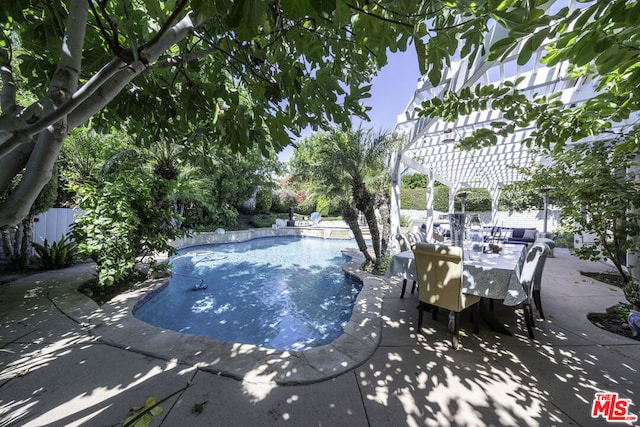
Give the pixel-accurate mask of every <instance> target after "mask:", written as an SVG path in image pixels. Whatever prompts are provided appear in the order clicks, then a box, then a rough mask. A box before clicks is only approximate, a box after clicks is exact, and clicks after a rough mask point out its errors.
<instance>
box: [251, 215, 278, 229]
mask: <svg viewBox="0 0 640 427" xmlns="http://www.w3.org/2000/svg"><path fill="white" fill-rule="evenodd" d="M275 222H276V215H274V214H257V215H253V216H252V217H251V220H250V221H249V223H250V224H251V225H252V226H254V227H257V228H271V226H272V225H273V224H275Z"/></svg>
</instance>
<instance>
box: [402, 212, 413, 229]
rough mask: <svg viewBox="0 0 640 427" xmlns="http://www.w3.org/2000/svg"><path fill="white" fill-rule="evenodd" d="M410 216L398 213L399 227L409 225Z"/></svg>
mask: <svg viewBox="0 0 640 427" xmlns="http://www.w3.org/2000/svg"><path fill="white" fill-rule="evenodd" d="M411 223H412V222H411V218H410V217H408V216H406V215H400V227H411Z"/></svg>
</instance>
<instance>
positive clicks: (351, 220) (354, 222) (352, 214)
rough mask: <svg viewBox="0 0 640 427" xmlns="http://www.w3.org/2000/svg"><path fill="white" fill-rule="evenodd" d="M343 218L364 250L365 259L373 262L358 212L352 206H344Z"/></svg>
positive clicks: (361, 250)
mask: <svg viewBox="0 0 640 427" xmlns="http://www.w3.org/2000/svg"><path fill="white" fill-rule="evenodd" d="M342 219H343V220H344V222H346V223H347V225H348V226H349V229H350V230H351V232H352V233H353V237H355V239H356V243H357V244H358V249H359V250H360V252H362V255H364V258H365V260H366V261H367V262H370V263H372V264H373V263H374V260H373V258H371V255H370V254H369V251H368V250H367V243H366V242H365V241H364V236H363V235H362V230H360V224H358V212H357V211H356V210H355V209H353V208H352V207H351V206H349V207H344V208H343V209H342Z"/></svg>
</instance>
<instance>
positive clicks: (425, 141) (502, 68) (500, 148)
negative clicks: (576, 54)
mask: <svg viewBox="0 0 640 427" xmlns="http://www.w3.org/2000/svg"><path fill="white" fill-rule="evenodd" d="M570 3H571V4H570V7H574V6H575V4H574V3H575V2H574V1H571V2H570ZM506 35H507V32H506V30H505V29H504V28H503V27H501V26H499V25H497V24H496V25H494V26H493V28H492V29H491V30H490V31H489V33H488V34H487V36H486V44H485V45H486V46H491V45H492V44H493V43H495V42H496V41H498V40H500V39H502V38H504V37H505V36H506ZM546 43H548V41H547V42H546ZM546 43H543V46H542V47H541V48H540V49H538V51H537V52H535V53H534V54H533V55H532V56H531V59H530V61H529V62H528V63H527V64H525V65H524V66H519V65H518V64H517V58H518V55H519V54H520V51H521V50H522V47H523V45H524V42H521V44H520V45H518V46H517V47H516V49H514V50H513V51H512V53H511V54H510V55H509V56H508V57H507V58H504V59H503V60H502V61H500V62H498V61H492V62H490V61H487V59H486V56H481V55H478V57H477V58H476V60H475V61H474V62H473V63H469V61H468V60H457V61H455V62H452V64H451V67H450V68H449V69H448V70H446V71H444V72H443V78H442V80H441V82H440V84H438V85H437V86H434V85H432V84H431V83H430V82H429V81H428V79H427V78H426V77H425V76H423V77H422V78H421V79H420V80H419V81H418V85H417V88H416V91H415V93H414V95H413V97H412V99H411V100H410V102H409V104H408V105H407V107H406V109H405V112H404V113H403V114H401V115H399V116H398V121H397V124H396V128H395V131H396V132H399V133H403V134H404V135H406V137H407V141H408V142H407V143H406V144H405V145H404V146H403V147H402V148H401V149H400V150H399V151H398V153H397V155H396V157H395V161H394V168H393V176H392V183H393V190H392V193H393V194H392V201H391V203H392V205H391V209H392V215H391V217H392V221H393V222H395V223H394V224H392V229H393V230H394V231H395V232H399V218H400V214H399V207H400V206H399V200H400V176H401V174H402V173H403V172H404V171H405V170H406V168H409V169H412V170H414V171H417V172H420V173H424V174H425V175H426V176H427V191H426V200H425V202H426V214H427V224H426V225H427V236H431V235H432V229H433V183H434V181H439V182H442V183H444V184H446V185H447V186H449V211H450V212H453V206H454V200H455V195H456V193H457V192H458V191H459V190H460V189H461V188H486V189H487V190H489V193H490V194H491V198H492V214H493V219H494V220H495V215H496V213H497V209H498V198H499V196H500V191H501V189H502V187H504V186H505V185H506V184H509V183H512V182H516V181H520V180H522V179H523V177H522V176H521V174H520V173H519V172H518V170H517V169H516V168H517V167H520V168H529V167H531V166H533V165H535V164H537V163H545V162H548V161H549V160H548V159H544V158H541V157H540V155H539V154H537V153H536V152H535V151H534V150H531V149H530V148H529V147H527V146H526V145H525V144H524V143H523V140H525V138H527V137H529V136H530V135H531V133H532V132H533V131H534V130H535V129H534V128H520V129H517V130H516V132H515V133H514V134H513V135H510V136H509V137H506V138H500V137H499V140H498V142H497V144H496V145H494V146H491V147H484V148H479V149H473V150H468V151H462V150H460V149H459V148H458V147H457V143H458V141H460V140H461V139H462V138H465V137H467V136H470V135H471V133H472V132H474V131H475V130H478V129H481V128H483V127H485V126H488V125H489V123H490V122H492V121H496V120H500V119H501V118H502V114H501V112H499V111H495V110H487V111H476V112H473V113H472V114H470V115H468V116H461V117H459V118H458V119H457V120H455V121H454V122H446V121H444V120H443V119H440V118H430V117H419V116H418V114H417V111H416V107H419V106H420V104H421V103H422V101H424V100H428V99H433V98H442V96H443V94H444V93H445V91H449V90H451V91H456V92H457V91H460V90H461V89H462V88H465V87H471V86H475V85H476V84H478V83H482V84H493V85H495V86H498V87H500V86H502V85H504V83H505V82H507V81H511V82H515V81H516V80H518V79H520V78H522V81H521V82H520V83H518V85H517V86H516V87H517V88H518V89H519V90H520V91H521V92H522V93H524V94H528V95H530V96H532V97H533V95H534V94H538V95H551V94H552V93H556V92H560V93H561V95H560V97H559V98H558V99H559V100H560V101H561V102H563V103H564V105H566V107H567V108H573V107H575V106H577V105H580V104H581V103H583V102H584V101H585V100H587V99H588V98H591V97H592V96H594V95H595V88H596V82H594V81H591V80H590V79H585V78H579V79H572V78H570V77H569V76H568V75H567V69H568V64H566V63H559V64H557V65H555V66H553V67H546V66H544V65H542V64H541V63H540V59H541V57H542V56H543V55H544V53H545V49H544V45H545V44H546ZM620 125H623V124H620Z"/></svg>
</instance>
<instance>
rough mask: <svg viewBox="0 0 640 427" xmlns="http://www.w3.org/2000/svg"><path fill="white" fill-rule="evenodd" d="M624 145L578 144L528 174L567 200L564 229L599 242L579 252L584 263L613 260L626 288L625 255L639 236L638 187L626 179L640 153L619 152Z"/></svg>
mask: <svg viewBox="0 0 640 427" xmlns="http://www.w3.org/2000/svg"><path fill="white" fill-rule="evenodd" d="M621 143H622V144H623V143H624V142H620V141H598V142H593V143H581V144H576V145H574V147H573V148H572V149H571V150H566V151H562V152H554V153H552V156H553V160H554V164H553V165H552V166H548V167H539V168H537V169H535V170H531V171H529V173H530V174H531V181H532V183H533V185H535V183H539V182H544V183H550V182H551V183H553V184H554V187H553V190H552V191H553V193H554V194H556V197H558V198H560V199H562V200H565V201H566V203H565V204H564V206H563V210H562V216H561V224H562V226H563V228H564V230H566V231H567V232H568V233H571V234H576V233H577V234H579V233H583V232H584V233H588V234H593V235H595V236H596V239H595V242H594V244H591V245H584V246H582V247H580V248H575V249H574V251H575V253H576V255H578V256H579V257H580V258H582V259H588V260H594V261H595V260H601V259H609V260H611V261H612V262H613V264H614V265H615V266H616V269H617V270H618V272H619V273H620V274H621V275H622V277H623V278H624V280H625V282H626V281H628V280H629V275H628V272H627V271H626V269H625V268H624V267H623V264H624V260H625V257H626V252H627V251H628V250H629V249H632V248H634V242H633V240H632V237H634V236H638V234H640V213H638V211H637V210H633V209H630V208H631V207H635V206H640V183H639V182H637V181H636V180H634V177H633V175H632V174H625V171H627V170H628V168H629V166H630V165H631V164H632V162H633V161H635V160H634V159H635V156H636V153H633V152H627V151H625V150H620V149H618V148H619V144H621Z"/></svg>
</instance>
